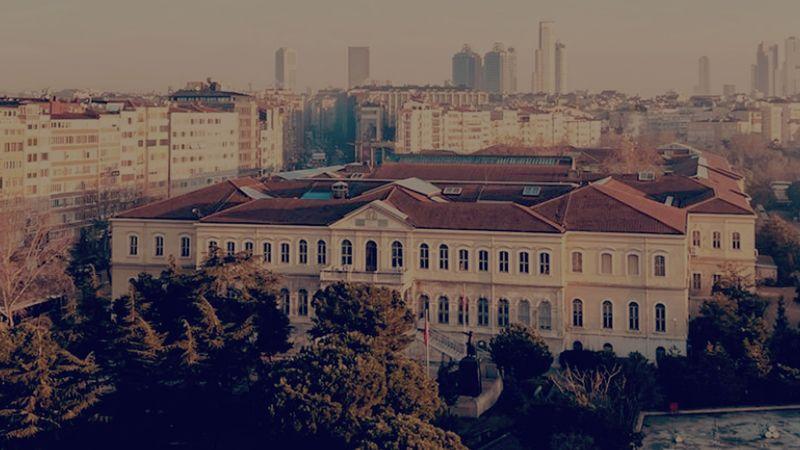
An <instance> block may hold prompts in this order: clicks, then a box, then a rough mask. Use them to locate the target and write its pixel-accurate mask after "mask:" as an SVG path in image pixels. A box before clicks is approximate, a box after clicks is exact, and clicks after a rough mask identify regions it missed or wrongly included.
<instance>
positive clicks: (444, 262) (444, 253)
mask: <svg viewBox="0 0 800 450" xmlns="http://www.w3.org/2000/svg"><path fill="white" fill-rule="evenodd" d="M439 270H450V247H449V246H448V245H447V244H439Z"/></svg>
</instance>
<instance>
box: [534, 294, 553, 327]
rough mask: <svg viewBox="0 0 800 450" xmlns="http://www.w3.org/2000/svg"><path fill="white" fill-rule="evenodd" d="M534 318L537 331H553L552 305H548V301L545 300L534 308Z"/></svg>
mask: <svg viewBox="0 0 800 450" xmlns="http://www.w3.org/2000/svg"><path fill="white" fill-rule="evenodd" d="M545 312H546V314H545ZM536 316H537V320H536V327H537V328H538V329H539V330H543V331H551V330H552V329H553V304H552V303H550V300H547V299H545V300H542V301H540V302H539V305H538V306H537V307H536ZM545 319H546V320H545Z"/></svg>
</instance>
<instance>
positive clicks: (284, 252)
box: [281, 242, 291, 264]
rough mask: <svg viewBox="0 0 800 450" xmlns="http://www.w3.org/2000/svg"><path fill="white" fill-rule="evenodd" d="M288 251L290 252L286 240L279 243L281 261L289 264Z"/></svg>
mask: <svg viewBox="0 0 800 450" xmlns="http://www.w3.org/2000/svg"><path fill="white" fill-rule="evenodd" d="M289 252H290V249H289V243H288V242H282V243H281V262H282V263H284V264H289V260H290V256H291V255H290V254H289Z"/></svg>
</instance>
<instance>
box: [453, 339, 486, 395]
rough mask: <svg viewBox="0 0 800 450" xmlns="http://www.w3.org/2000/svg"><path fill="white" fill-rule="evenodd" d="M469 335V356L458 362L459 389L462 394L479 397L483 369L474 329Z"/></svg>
mask: <svg viewBox="0 0 800 450" xmlns="http://www.w3.org/2000/svg"><path fill="white" fill-rule="evenodd" d="M464 334H465V335H467V356H465V357H464V358H462V359H461V361H459V362H458V390H459V394H461V395H468V396H470V397H477V396H479V395H480V394H481V370H480V361H479V360H478V351H477V349H476V348H475V345H474V344H473V343H472V331H470V332H467V333H464Z"/></svg>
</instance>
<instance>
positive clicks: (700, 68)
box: [695, 56, 711, 95]
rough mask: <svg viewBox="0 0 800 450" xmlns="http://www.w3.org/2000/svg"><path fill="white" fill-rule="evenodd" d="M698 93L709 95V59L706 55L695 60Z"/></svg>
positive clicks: (696, 90)
mask: <svg viewBox="0 0 800 450" xmlns="http://www.w3.org/2000/svg"><path fill="white" fill-rule="evenodd" d="M695 93H696V94H698V95H711V61H710V60H709V59H708V56H701V57H700V59H699V60H697V88H696V89H695Z"/></svg>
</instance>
